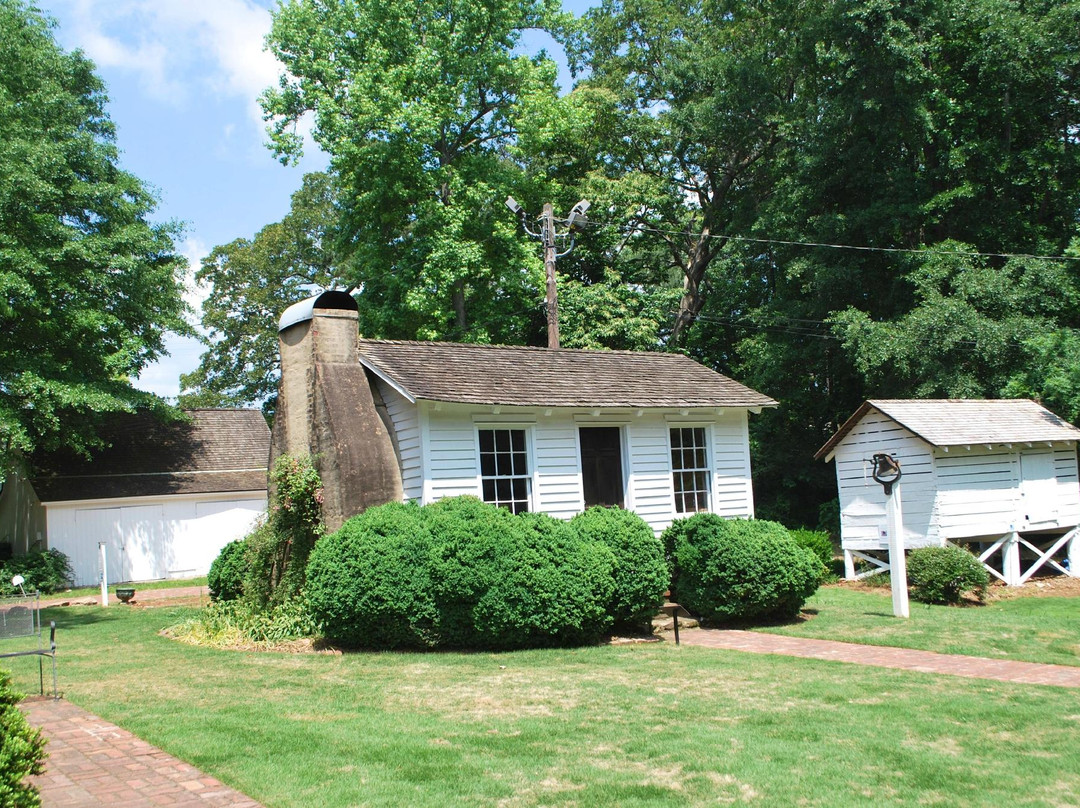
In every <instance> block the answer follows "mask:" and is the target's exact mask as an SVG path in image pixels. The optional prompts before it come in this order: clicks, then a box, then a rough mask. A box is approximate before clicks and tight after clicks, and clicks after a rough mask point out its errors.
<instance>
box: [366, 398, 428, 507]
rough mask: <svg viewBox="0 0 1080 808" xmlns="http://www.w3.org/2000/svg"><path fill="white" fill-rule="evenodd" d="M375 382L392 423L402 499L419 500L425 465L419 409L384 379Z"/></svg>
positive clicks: (422, 490) (422, 489)
mask: <svg viewBox="0 0 1080 808" xmlns="http://www.w3.org/2000/svg"><path fill="white" fill-rule="evenodd" d="M376 384H377V386H378V389H379V393H380V394H381V395H382V399H383V402H384V403H385V404H386V411H387V413H389V415H390V422H391V423H392V424H393V425H394V433H395V436H396V438H397V448H398V455H399V456H398V465H399V467H400V469H401V487H402V493H403V498H404V499H405V501H408V500H417V501H420V500H422V499H423V495H424V466H423V452H422V451H421V446H420V413H419V410H418V408H417V406H416V404H414V403H412V402H410V401H409V400H408V399H407V398H405V396H403V395H401V393H399V392H398V391H397V390H395V389H394V388H393V387H391V386H390V385H388V384H387V383H386V382H384V381H383V380H381V379H379V380H377V382H376Z"/></svg>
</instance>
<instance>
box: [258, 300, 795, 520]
mask: <svg viewBox="0 0 1080 808" xmlns="http://www.w3.org/2000/svg"><path fill="white" fill-rule="evenodd" d="M279 325H280V341H281V352H282V354H281V355H282V380H281V395H280V397H279V404H278V410H277V415H276V420H275V424H274V450H275V452H278V453H280V452H288V453H290V454H301V453H302V454H311V455H313V456H314V457H315V458H316V463H317V465H318V467H319V470H320V473H321V474H322V475H323V483H324V488H325V489H326V491H325V496H324V516H325V517H326V519H327V521H328V523H329V525H330V526H331V527H333V526H335V525H336V524H340V522H341V521H343V520H344V519H346V518H348V517H349V516H351V515H353V514H355V513H358V512H359V511H361V510H363V509H364V508H365V507H367V506H369V505H374V504H379V503H381V502H389V501H402V500H406V501H407V500H414V501H416V502H419V503H421V504H424V503H429V502H434V501H436V500H439V499H441V498H443V497H450V496H455V495H459V494H471V495H473V496H476V497H479V498H481V499H484V500H486V501H488V502H492V503H495V504H498V505H503V506H506V507H507V508H510V509H511V510H514V511H524V510H529V511H542V512H545V513H549V514H552V515H553V516H557V517H560V518H564V519H568V518H570V517H572V516H574V515H575V514H577V513H580V512H581V511H582V510H583V509H585V508H586V507H588V506H590V505H599V504H602V505H620V506H623V507H626V508H628V509H630V510H633V511H636V512H637V513H638V514H640V515H641V516H642V517H643V518H644V519H645V520H646V521H647V522H648V523H649V524H650V525H651V526H652V528H653V529H654V530H655V531H657V532H659V531H661V530H663V529H664V528H665V527H667V525H669V524H670V523H671V521H672V520H673V519H675V518H676V517H680V516H684V515H689V514H692V513H695V512H697V511H712V512H715V513H719V514H722V515H725V516H743V517H749V516H752V515H753V513H754V500H753V491H752V487H751V482H750V449H749V440H748V437H747V418H748V415H749V413H751V412H756V411H758V410H759V409H760V408H761V407H768V406H773V405H774V404H775V402H774V401H773V400H772V399H770V398H768V397H767V396H764V395H762V394H761V393H758V392H755V391H754V390H751V389H750V388H748V387H745V386H744V385H742V384H739V383H738V382H735V381H733V380H731V379H729V378H727V377H726V376H722V375H721V374H719V373H715V372H713V371H711V370H709V369H708V368H706V367H704V366H702V365H700V364H698V363H697V362H695V361H693V360H692V359H689V358H688V357H685V356H681V355H678V354H665V353H638V352H629V351H585V350H558V349H556V350H551V349H547V348H525V347H504V346H490V345H463V344H451V343H437V342H399V341H385V340H367V339H358V335H357V327H356V304H355V302H354V301H353V300H352V298H351V297H350V296H349V295H347V294H345V293H343V292H327V293H324V294H323V295H321V296H319V297H317V298H311V299H309V300H306V301H303V302H301V303H299V304H296V305H295V306H293V307H291V308H290V309H288V310H287V311H286V312H285V314H284V315H282V318H281V321H280V324H279Z"/></svg>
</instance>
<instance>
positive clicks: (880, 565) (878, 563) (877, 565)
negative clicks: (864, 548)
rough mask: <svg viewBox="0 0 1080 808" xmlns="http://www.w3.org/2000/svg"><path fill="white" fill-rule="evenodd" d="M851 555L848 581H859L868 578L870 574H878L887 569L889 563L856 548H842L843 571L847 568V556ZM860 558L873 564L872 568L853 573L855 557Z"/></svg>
mask: <svg viewBox="0 0 1080 808" xmlns="http://www.w3.org/2000/svg"><path fill="white" fill-rule="evenodd" d="M849 555H850V556H851V557H852V560H851V575H850V577H849V578H848V580H849V581H861V580H862V579H863V578H869V577H870V576H871V575H879V574H881V573H883V572H888V571H889V564H888V562H887V561H882V560H881V559H880V558H874V557H873V556H871V555H866V553H860V552H859V551H858V550H844V567H845V572H846V568H847V561H848V556H849ZM856 558H858V559H861V560H863V561H866V562H868V563H870V564H873V565H874V569H869V570H867V571H866V572H860V573H859V574H858V575H856V574H855V559H856Z"/></svg>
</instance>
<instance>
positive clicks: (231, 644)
mask: <svg viewBox="0 0 1080 808" xmlns="http://www.w3.org/2000/svg"><path fill="white" fill-rule="evenodd" d="M317 633H318V624H317V623H316V622H315V618H314V617H313V616H312V613H311V609H310V607H309V606H308V604H307V603H306V602H305V601H304V600H303V599H302V598H294V599H292V600H288V601H285V602H284V603H280V604H277V605H275V606H272V607H268V608H257V607H255V606H253V605H252V604H251V603H248V602H246V601H243V600H229V601H217V602H214V603H211V604H210V605H209V606H207V607H206V608H205V609H202V610H201V611H200V612H199V613H198V614H197V615H195V616H194V617H192V618H190V619H188V620H185V621H184V622H182V623H180V624H178V625H175V626H172V627H170V628H168V629H166V634H168V635H169V636H170V637H173V638H174V639H178V640H180V641H182V642H188V643H191V644H192V645H204V646H211V647H215V648H250V647H268V646H274V645H277V644H280V643H285V642H290V641H292V640H298V639H303V638H305V637H312V636H314V635H316V634H317ZM0 805H2V803H0Z"/></svg>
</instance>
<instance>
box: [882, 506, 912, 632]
mask: <svg viewBox="0 0 1080 808" xmlns="http://www.w3.org/2000/svg"><path fill="white" fill-rule="evenodd" d="M885 517H886V519H887V521H888V525H889V579H890V584H891V585H892V605H893V614H894V615H895V616H896V617H910V616H911V612H910V609H909V607H908V591H907V559H906V558H904V514H903V509H902V507H901V505H900V486H899V485H894V486H893V490H892V493H891V494H888V495H886V497H885Z"/></svg>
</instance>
